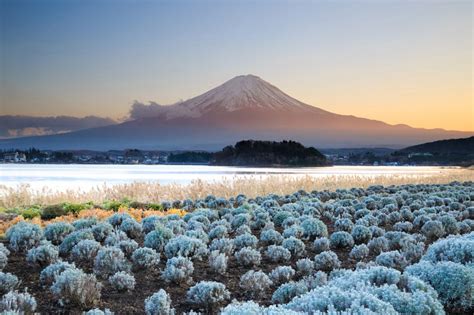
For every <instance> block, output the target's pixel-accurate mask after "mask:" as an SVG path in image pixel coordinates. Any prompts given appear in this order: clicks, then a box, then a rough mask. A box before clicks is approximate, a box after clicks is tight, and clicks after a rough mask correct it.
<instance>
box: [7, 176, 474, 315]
mask: <svg viewBox="0 0 474 315" xmlns="http://www.w3.org/2000/svg"><path fill="white" fill-rule="evenodd" d="M163 207H164V208H165V209H166V208H171V207H175V208H181V209H185V210H186V211H188V213H187V214H186V215H184V216H183V217H180V216H179V215H168V216H153V215H152V216H148V217H146V218H143V219H142V220H141V222H137V221H136V220H134V219H133V218H132V217H131V216H130V215H128V214H127V213H116V214H114V215H113V216H111V217H109V218H108V219H106V220H104V221H99V220H98V219H96V218H94V217H90V218H85V219H79V220H76V221H74V222H72V223H67V222H54V223H51V224H49V225H47V226H46V227H45V228H41V227H40V226H38V225H35V224H32V223H28V222H20V223H18V224H16V225H14V226H12V227H11V228H10V229H9V230H8V231H7V233H6V241H5V242H4V243H0V270H1V271H2V272H0V296H1V300H0V312H5V313H7V314H10V313H12V314H14V313H26V314H30V313H35V312H38V313H44V314H48V313H73V314H82V313H85V314H130V313H136V314H143V313H146V314H160V315H161V314H225V315H234V314H235V315H237V314H239V315H240V314H268V315H273V314H290V315H291V314H473V313H474V258H473V257H474V183H473V182H464V183H459V182H453V183H451V184H446V185H441V184H432V185H403V186H388V187H383V186H371V187H369V188H367V189H359V188H353V189H340V190H336V191H312V192H306V191H298V192H295V193H293V194H291V195H286V196H279V195H267V196H261V197H257V198H253V199H251V198H247V197H246V196H244V195H239V196H236V197H234V198H229V199H223V198H216V197H214V196H208V197H206V198H204V199H200V200H182V201H174V202H170V203H163Z"/></svg>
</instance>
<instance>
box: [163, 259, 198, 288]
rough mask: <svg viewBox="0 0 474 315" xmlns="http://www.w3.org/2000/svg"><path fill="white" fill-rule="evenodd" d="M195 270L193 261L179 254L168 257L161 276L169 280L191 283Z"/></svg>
mask: <svg viewBox="0 0 474 315" xmlns="http://www.w3.org/2000/svg"><path fill="white" fill-rule="evenodd" d="M193 272H194V266H193V262H192V261H191V260H190V259H188V258H185V257H182V256H178V257H173V258H170V259H168V261H167V262H166V268H165V270H164V271H163V273H162V274H161V277H162V278H163V279H164V280H165V281H167V282H174V283H189V282H190V281H191V280H192V279H191V275H192V274H193Z"/></svg>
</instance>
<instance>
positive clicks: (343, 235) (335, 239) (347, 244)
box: [330, 231, 354, 248]
mask: <svg viewBox="0 0 474 315" xmlns="http://www.w3.org/2000/svg"><path fill="white" fill-rule="evenodd" d="M330 242H331V247H332V248H352V246H354V239H353V238H352V236H351V235H350V234H349V233H347V232H344V231H340V232H334V233H333V234H332V235H331V238H330Z"/></svg>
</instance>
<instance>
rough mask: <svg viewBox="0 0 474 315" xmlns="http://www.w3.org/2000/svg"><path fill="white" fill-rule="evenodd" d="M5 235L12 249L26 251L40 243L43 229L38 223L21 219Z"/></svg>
mask: <svg viewBox="0 0 474 315" xmlns="http://www.w3.org/2000/svg"><path fill="white" fill-rule="evenodd" d="M5 236H6V238H7V240H8V242H9V244H10V248H11V249H13V250H14V251H16V252H18V251H26V250H28V249H30V248H32V247H34V246H36V245H38V244H39V242H40V241H41V239H42V238H43V230H42V229H41V227H39V226H38V225H36V224H32V223H27V222H24V221H21V222H18V223H17V224H15V225H14V226H12V227H10V228H9V229H8V230H7V232H6V234H5Z"/></svg>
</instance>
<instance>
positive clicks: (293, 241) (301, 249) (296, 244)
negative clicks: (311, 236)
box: [281, 236, 306, 257]
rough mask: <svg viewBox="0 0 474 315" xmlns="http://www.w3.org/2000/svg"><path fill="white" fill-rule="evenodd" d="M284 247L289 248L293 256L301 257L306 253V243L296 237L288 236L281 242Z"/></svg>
mask: <svg viewBox="0 0 474 315" xmlns="http://www.w3.org/2000/svg"><path fill="white" fill-rule="evenodd" d="M281 245H282V246H283V247H284V248H286V249H288V250H289V251H290V253H291V255H292V256H295V257H300V256H302V255H304V253H305V248H306V247H305V245H304V243H303V241H302V240H300V239H297V238H296V237H293V236H291V237H289V238H286V239H285V240H284V241H283V243H282V244H281Z"/></svg>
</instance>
